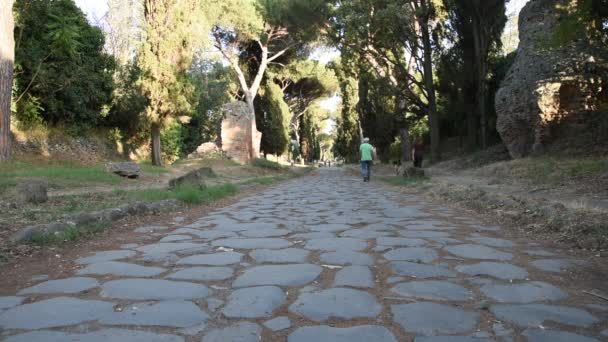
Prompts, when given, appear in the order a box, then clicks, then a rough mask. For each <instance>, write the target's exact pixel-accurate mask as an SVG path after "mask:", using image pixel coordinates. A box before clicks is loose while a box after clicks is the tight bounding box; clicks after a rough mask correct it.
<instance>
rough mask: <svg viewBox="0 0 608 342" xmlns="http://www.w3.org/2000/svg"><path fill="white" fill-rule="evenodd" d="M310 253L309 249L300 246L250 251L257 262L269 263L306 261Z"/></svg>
mask: <svg viewBox="0 0 608 342" xmlns="http://www.w3.org/2000/svg"><path fill="white" fill-rule="evenodd" d="M309 254H310V252H309V251H307V250H304V249H299V248H286V249H256V250H254V251H252V252H251V253H249V255H251V257H252V258H253V259H254V260H255V261H256V262H259V263H269V264H283V263H304V262H306V261H307V260H308V255H309Z"/></svg>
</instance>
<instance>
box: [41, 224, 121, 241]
mask: <svg viewBox="0 0 608 342" xmlns="http://www.w3.org/2000/svg"><path fill="white" fill-rule="evenodd" d="M110 227H111V223H110V222H107V221H101V222H97V223H94V224H91V225H89V226H87V227H81V228H79V229H77V228H74V227H72V228H68V229H66V230H64V231H61V232H56V233H53V234H49V235H37V236H34V237H33V238H32V244H34V245H37V246H48V245H59V244H62V243H66V242H70V241H76V240H79V239H81V238H85V237H89V236H91V235H94V234H97V233H99V232H102V231H104V230H106V229H108V228H110Z"/></svg>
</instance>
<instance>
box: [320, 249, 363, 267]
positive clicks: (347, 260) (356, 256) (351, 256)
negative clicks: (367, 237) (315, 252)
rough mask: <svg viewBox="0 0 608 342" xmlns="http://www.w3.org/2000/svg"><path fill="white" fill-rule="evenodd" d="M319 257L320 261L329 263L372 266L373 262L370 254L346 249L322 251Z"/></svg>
mask: <svg viewBox="0 0 608 342" xmlns="http://www.w3.org/2000/svg"><path fill="white" fill-rule="evenodd" d="M319 258H320V260H321V262H323V263H326V264H331V265H361V266H372V265H373V264H374V258H373V257H372V256H371V255H369V254H366V253H361V252H354V251H348V250H339V251H335V252H328V253H323V254H321V256H320V257H319Z"/></svg>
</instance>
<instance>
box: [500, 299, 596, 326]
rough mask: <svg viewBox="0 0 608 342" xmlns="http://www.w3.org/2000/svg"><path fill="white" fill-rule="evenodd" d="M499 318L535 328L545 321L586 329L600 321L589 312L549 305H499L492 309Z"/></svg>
mask: <svg viewBox="0 0 608 342" xmlns="http://www.w3.org/2000/svg"><path fill="white" fill-rule="evenodd" d="M490 311H491V312H492V313H493V314H494V315H495V316H496V317H497V318H498V319H501V320H504V321H507V322H511V323H514V324H517V325H519V326H522V327H530V328H535V327H538V326H539V325H541V324H543V323H544V322H545V321H553V322H557V323H561V324H566V325H572V326H578V327H586V326H589V325H592V324H595V323H596V322H598V321H599V320H598V319H597V318H596V317H594V316H592V315H591V314H589V313H588V312H587V311H584V310H581V309H577V308H572V307H568V306H558V305H547V304H498V305H493V306H492V307H490Z"/></svg>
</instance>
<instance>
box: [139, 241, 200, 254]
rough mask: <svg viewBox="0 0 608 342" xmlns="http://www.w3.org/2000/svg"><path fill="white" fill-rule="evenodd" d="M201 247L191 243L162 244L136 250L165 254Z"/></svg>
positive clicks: (198, 244)
mask: <svg viewBox="0 0 608 342" xmlns="http://www.w3.org/2000/svg"><path fill="white" fill-rule="evenodd" d="M201 246H205V245H203V244H200V243H192V242H162V243H154V244H151V245H145V246H141V247H137V248H136V250H138V251H140V252H142V253H146V254H166V253H173V252H177V251H183V250H185V249H191V248H196V247H201Z"/></svg>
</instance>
